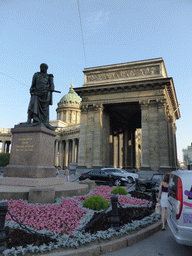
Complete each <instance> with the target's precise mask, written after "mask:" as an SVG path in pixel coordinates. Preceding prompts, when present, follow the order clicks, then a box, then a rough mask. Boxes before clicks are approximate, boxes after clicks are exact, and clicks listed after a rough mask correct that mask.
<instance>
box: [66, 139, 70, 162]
mask: <svg viewBox="0 0 192 256" xmlns="http://www.w3.org/2000/svg"><path fill="white" fill-rule="evenodd" d="M65 165H66V166H68V165H69V140H66V146H65Z"/></svg>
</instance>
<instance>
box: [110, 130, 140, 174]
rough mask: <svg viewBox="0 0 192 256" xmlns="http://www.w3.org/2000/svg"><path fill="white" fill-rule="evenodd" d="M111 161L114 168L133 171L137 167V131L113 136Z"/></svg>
mask: <svg viewBox="0 0 192 256" xmlns="http://www.w3.org/2000/svg"><path fill="white" fill-rule="evenodd" d="M111 136H112V139H111V143H112V146H111V154H110V155H112V157H111V161H110V165H113V166H114V167H120V168H122V167H123V168H126V169H129V168H131V169H133V168H135V167H136V157H137V156H136V151H135V130H132V131H129V130H126V131H125V132H124V133H121V134H117V135H111Z"/></svg>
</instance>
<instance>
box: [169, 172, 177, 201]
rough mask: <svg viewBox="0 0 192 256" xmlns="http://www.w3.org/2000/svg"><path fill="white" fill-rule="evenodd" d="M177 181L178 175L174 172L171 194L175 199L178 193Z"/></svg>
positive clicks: (171, 180) (170, 183) (171, 179)
mask: <svg viewBox="0 0 192 256" xmlns="http://www.w3.org/2000/svg"><path fill="white" fill-rule="evenodd" d="M177 183H178V177H177V176H176V175H173V174H172V175H171V177H170V182H169V195H170V196H171V197H173V198H174V199H176V195H177Z"/></svg>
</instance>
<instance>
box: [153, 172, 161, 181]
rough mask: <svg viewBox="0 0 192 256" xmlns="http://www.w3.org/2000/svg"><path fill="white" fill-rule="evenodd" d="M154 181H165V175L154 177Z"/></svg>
mask: <svg viewBox="0 0 192 256" xmlns="http://www.w3.org/2000/svg"><path fill="white" fill-rule="evenodd" d="M152 180H154V181H158V182H161V181H162V180H163V175H158V174H157V175H153V177H152Z"/></svg>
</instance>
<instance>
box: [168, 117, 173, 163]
mask: <svg viewBox="0 0 192 256" xmlns="http://www.w3.org/2000/svg"><path fill="white" fill-rule="evenodd" d="M173 137H174V133H173V118H172V116H171V115H170V114H169V115H168V145H169V165H170V166H172V167H173V166H174V146H173Z"/></svg>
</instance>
